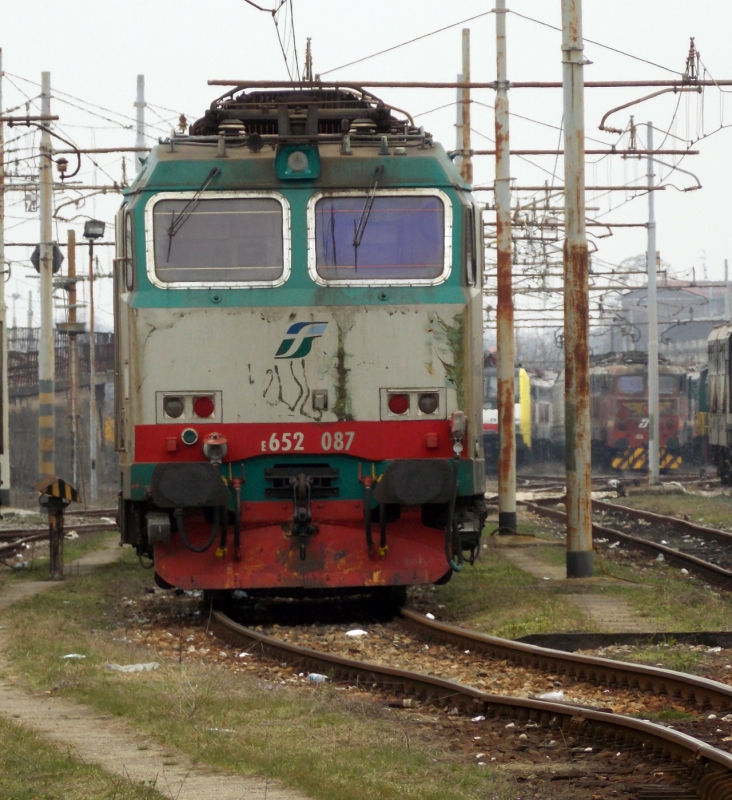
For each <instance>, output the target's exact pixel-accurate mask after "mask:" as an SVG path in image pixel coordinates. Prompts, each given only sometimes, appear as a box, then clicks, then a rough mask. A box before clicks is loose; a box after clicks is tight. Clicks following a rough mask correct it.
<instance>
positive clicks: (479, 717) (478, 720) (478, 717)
mask: <svg viewBox="0 0 732 800" xmlns="http://www.w3.org/2000/svg"><path fill="white" fill-rule="evenodd" d="M484 720H485V717H484V716H483V715H482V714H478V716H477V717H473V718H472V719H471V720H470V721H471V722H483V721H484Z"/></svg>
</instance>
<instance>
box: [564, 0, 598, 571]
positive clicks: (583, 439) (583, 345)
mask: <svg viewBox="0 0 732 800" xmlns="http://www.w3.org/2000/svg"><path fill="white" fill-rule="evenodd" d="M562 73H563V74H562V77H563V84H564V185H565V193H564V222H565V226H566V227H565V240H564V365H565V366H564V408H565V435H566V468H567V577H568V578H587V577H590V576H591V575H592V498H591V494H590V493H591V490H592V472H591V461H590V458H591V450H590V442H591V439H590V436H591V430H590V383H589V370H590V356H589V338H590V319H589V316H590V315H589V312H590V296H589V288H588V286H589V281H588V258H587V231H586V229H585V139H584V53H583V44H582V0H562Z"/></svg>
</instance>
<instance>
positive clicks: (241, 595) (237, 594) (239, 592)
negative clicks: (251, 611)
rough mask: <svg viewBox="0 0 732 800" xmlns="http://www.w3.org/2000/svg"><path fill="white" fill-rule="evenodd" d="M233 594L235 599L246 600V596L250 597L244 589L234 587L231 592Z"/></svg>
mask: <svg viewBox="0 0 732 800" xmlns="http://www.w3.org/2000/svg"><path fill="white" fill-rule="evenodd" d="M231 596H232V597H233V598H234V600H246V598H247V597H249V595H248V594H247V593H246V592H245V591H244V589H234V591H233V592H232V593H231Z"/></svg>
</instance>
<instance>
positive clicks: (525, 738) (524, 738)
mask: <svg viewBox="0 0 732 800" xmlns="http://www.w3.org/2000/svg"><path fill="white" fill-rule="evenodd" d="M528 738H529V737H528V736H527V735H526V734H525V733H521V734H519V739H521V741H522V742H525V741H526V740H527V739H528Z"/></svg>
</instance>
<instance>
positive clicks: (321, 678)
mask: <svg viewBox="0 0 732 800" xmlns="http://www.w3.org/2000/svg"><path fill="white" fill-rule="evenodd" d="M308 680H309V681H310V683H325V682H326V681H327V680H328V676H327V675H322V674H321V673H320V672H311V673H310V674H309V675H308Z"/></svg>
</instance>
